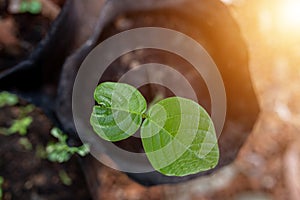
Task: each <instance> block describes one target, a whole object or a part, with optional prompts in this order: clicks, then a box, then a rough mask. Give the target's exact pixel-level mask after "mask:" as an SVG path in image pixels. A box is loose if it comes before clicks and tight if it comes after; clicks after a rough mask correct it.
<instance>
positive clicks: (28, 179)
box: [0, 105, 90, 200]
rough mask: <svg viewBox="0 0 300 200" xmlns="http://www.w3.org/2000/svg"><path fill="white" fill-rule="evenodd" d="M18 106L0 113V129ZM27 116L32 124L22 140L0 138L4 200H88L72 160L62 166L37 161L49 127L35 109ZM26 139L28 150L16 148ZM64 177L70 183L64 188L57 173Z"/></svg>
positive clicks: (83, 183)
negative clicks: (62, 174)
mask: <svg viewBox="0 0 300 200" xmlns="http://www.w3.org/2000/svg"><path fill="white" fill-rule="evenodd" d="M19 112H20V105H17V106H14V107H4V108H1V109H0V127H9V126H10V125H11V123H12V121H13V120H14V119H16V117H17V116H18V115H19ZM30 116H31V117H32V118H33V122H32V124H31V125H30V127H29V130H28V134H27V135H26V136H23V137H22V136H20V135H19V134H14V135H11V136H3V135H0V147H1V148H0V176H2V177H3V178H4V180H5V181H4V184H3V190H4V196H3V197H4V198H3V199H4V200H10V199H40V200H43V199H50V200H51V199H52V200H58V199H66V200H67V199H90V197H89V191H88V189H87V186H86V182H85V178H84V176H83V174H82V172H81V170H80V166H79V164H78V160H77V158H76V157H74V158H72V159H71V160H70V161H69V162H67V163H65V164H58V163H52V162H49V161H48V160H46V159H42V158H40V156H39V154H40V152H41V149H42V148H44V147H45V146H46V145H47V143H48V142H49V141H54V142H55V138H53V137H51V135H50V129H51V128H52V126H53V125H52V124H51V123H50V121H49V120H48V119H47V117H46V116H45V115H44V114H43V113H42V111H41V110H39V109H35V110H34V111H33V112H32V113H31V114H30ZM21 138H28V140H29V141H30V143H31V144H32V149H31V150H30V149H27V150H26V148H25V147H24V146H23V145H21V144H20V139H21ZM63 171H64V172H65V173H67V175H68V176H69V178H71V180H72V184H71V185H70V186H68V185H65V184H64V183H63V181H62V180H61V178H60V173H62V172H63Z"/></svg>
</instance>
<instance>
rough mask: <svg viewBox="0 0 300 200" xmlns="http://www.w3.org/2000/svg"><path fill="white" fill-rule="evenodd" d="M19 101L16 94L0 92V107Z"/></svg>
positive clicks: (12, 104)
mask: <svg viewBox="0 0 300 200" xmlns="http://www.w3.org/2000/svg"><path fill="white" fill-rule="evenodd" d="M18 102H19V99H18V97H17V95H14V94H11V93H9V92H0V108H2V107H4V106H14V105H16V104H17V103H18Z"/></svg>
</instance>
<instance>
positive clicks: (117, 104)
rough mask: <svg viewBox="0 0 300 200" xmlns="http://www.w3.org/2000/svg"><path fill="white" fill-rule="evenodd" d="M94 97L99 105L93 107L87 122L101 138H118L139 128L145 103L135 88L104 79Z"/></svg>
mask: <svg viewBox="0 0 300 200" xmlns="http://www.w3.org/2000/svg"><path fill="white" fill-rule="evenodd" d="M94 98H95V100H96V102H97V103H98V104H99V105H96V106H94V108H93V112H92V114H91V118H90V123H91V125H92V127H93V129H94V131H95V132H96V133H97V134H98V135H99V136H100V137H101V138H103V139H104V140H107V141H112V142H115V141H120V140H123V139H126V138H128V137H130V136H131V135H133V134H134V133H135V132H136V131H137V130H138V129H139V127H140V125H141V123H142V117H143V113H144V112H145V111H146V108H147V103H146V100H145V98H144V97H143V96H142V94H141V93H140V92H139V91H138V90H137V89H136V88H134V87H132V86H130V85H127V84H123V83H113V82H105V83H102V84H100V85H99V86H98V87H97V88H96V90H95V93H94Z"/></svg>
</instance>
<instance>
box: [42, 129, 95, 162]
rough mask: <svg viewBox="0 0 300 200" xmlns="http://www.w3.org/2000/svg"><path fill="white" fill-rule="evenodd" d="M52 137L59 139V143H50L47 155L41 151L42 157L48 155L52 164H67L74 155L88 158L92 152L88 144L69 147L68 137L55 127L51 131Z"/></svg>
mask: <svg viewBox="0 0 300 200" xmlns="http://www.w3.org/2000/svg"><path fill="white" fill-rule="evenodd" d="M51 135H53V136H54V137H55V138H57V139H58V142H56V143H53V142H50V143H48V145H47V147H46V152H45V153H44V152H43V151H44V150H42V149H39V151H40V155H41V157H44V156H45V155H44V154H46V157H47V158H48V160H49V161H51V162H59V163H63V162H67V161H68V160H70V158H71V156H72V155H74V154H78V155H80V156H86V155H87V154H88V153H89V152H90V148H89V146H88V145H87V144H83V145H81V146H79V147H69V146H68V144H67V139H68V136H67V135H66V134H64V133H63V132H62V131H61V130H60V129H59V128H56V127H54V128H53V129H52V130H51Z"/></svg>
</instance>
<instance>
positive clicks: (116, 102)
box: [90, 82, 219, 176]
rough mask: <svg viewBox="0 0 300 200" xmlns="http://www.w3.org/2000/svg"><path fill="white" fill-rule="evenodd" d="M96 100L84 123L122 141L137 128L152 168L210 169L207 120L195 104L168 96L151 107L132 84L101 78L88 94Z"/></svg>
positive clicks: (211, 135) (215, 152) (211, 133)
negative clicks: (105, 80)
mask: <svg viewBox="0 0 300 200" xmlns="http://www.w3.org/2000/svg"><path fill="white" fill-rule="evenodd" d="M94 99H95V101H96V102H97V103H98V105H95V106H94V108H93V112H92V114H91V118H90V124H91V125H92V127H93V129H94V131H95V132H96V133H97V135H98V136H100V137H101V138H102V139H104V140H107V141H111V142H116V141H120V140H124V139H126V138H128V137H130V136H132V135H133V134H135V133H136V131H137V130H138V129H139V128H141V131H140V133H141V139H142V144H143V147H144V150H145V153H146V155H147V157H148V159H149V161H150V163H151V164H152V166H153V168H154V169H155V170H157V171H159V172H160V173H162V174H164V175H167V176H186V175H189V174H195V173H198V172H202V171H207V170H210V169H212V168H214V167H215V166H216V165H217V164H218V160H219V148H218V142H217V137H216V133H215V128H214V125H213V122H212V120H211V118H210V117H209V115H208V114H207V112H206V111H205V110H204V108H202V107H201V106H200V105H199V104H198V103H196V102H194V101H192V100H189V99H185V98H181V97H171V98H167V99H163V100H160V101H158V102H156V103H155V104H154V105H151V107H150V109H149V110H148V111H147V103H146V100H145V98H144V97H143V96H142V94H141V93H140V92H139V91H138V90H137V89H136V88H134V87H132V86H130V85H127V84H123V83H113V82H105V83H102V84H100V85H99V86H98V87H97V88H96V89H95V92H94Z"/></svg>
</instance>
